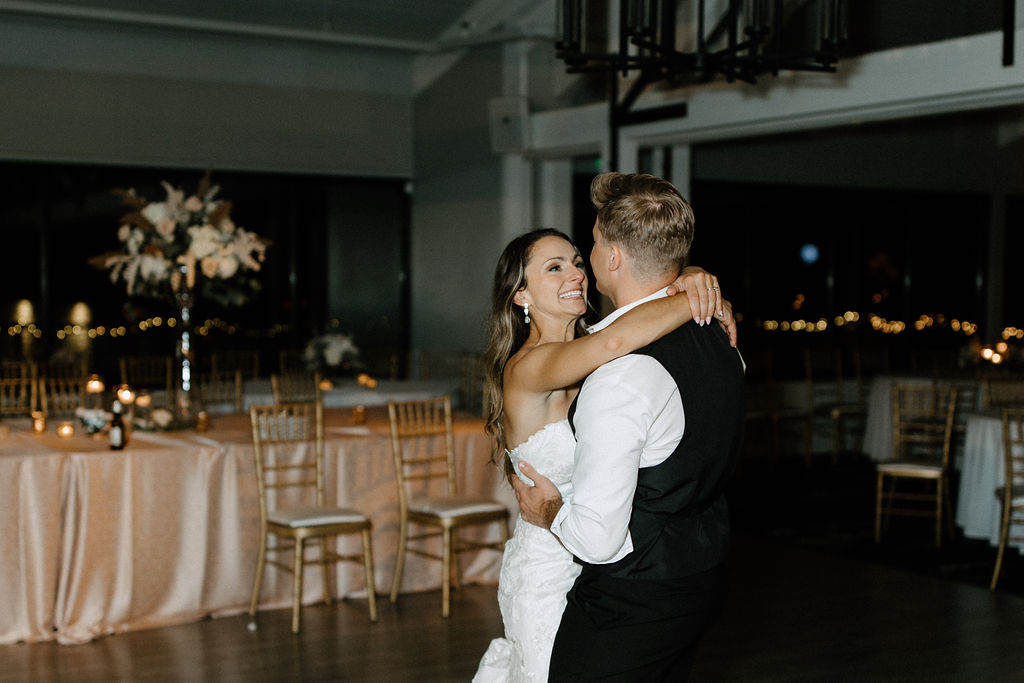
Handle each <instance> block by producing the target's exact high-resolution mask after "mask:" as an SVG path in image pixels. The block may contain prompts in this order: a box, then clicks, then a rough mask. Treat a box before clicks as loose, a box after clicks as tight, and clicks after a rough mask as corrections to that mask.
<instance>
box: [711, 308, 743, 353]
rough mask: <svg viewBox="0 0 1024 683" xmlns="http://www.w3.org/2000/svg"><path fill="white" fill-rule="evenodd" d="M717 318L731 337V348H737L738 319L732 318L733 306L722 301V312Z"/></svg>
mask: <svg viewBox="0 0 1024 683" xmlns="http://www.w3.org/2000/svg"><path fill="white" fill-rule="evenodd" d="M715 317H716V318H718V324H719V325H721V326H722V329H723V330H725V333H726V334H727V335H729V346H731V347H733V348H736V343H737V341H738V339H739V337H738V332H737V329H736V318H734V317H732V304H731V303H729V302H728V301H726V300H725V299H722V312H721V313H718V314H716V315H715Z"/></svg>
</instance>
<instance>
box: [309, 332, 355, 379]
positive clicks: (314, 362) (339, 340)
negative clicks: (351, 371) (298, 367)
mask: <svg viewBox="0 0 1024 683" xmlns="http://www.w3.org/2000/svg"><path fill="white" fill-rule="evenodd" d="M358 358H359V349H358V348H357V347H356V345H355V343H354V342H353V341H352V337H350V336H348V335H346V334H341V333H339V332H330V333H326V334H321V335H318V336H316V337H313V338H312V339H310V340H309V342H308V343H307V344H306V348H305V349H303V351H302V360H303V362H304V363H305V364H306V368H307V369H308V370H310V371H323V370H338V369H342V368H345V367H350V366H351V365H352V364H353V363H354V362H355V361H357V360H358Z"/></svg>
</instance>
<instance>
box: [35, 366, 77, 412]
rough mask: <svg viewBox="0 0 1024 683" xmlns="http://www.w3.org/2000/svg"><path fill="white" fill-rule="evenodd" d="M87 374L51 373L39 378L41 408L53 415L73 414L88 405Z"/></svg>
mask: <svg viewBox="0 0 1024 683" xmlns="http://www.w3.org/2000/svg"><path fill="white" fill-rule="evenodd" d="M88 381H89V377H88V376H86V375H82V376H73V377H68V376H64V375H49V376H45V377H40V378H39V408H40V410H42V411H43V412H44V413H45V414H47V415H51V416H69V415H73V414H74V413H75V411H76V410H77V409H78V408H81V407H86V391H85V385H86V382H88Z"/></svg>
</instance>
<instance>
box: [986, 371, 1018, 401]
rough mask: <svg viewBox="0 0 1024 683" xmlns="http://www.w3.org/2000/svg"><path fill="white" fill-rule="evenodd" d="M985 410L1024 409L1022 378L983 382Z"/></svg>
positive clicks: (991, 379) (990, 379) (992, 379)
mask: <svg viewBox="0 0 1024 683" xmlns="http://www.w3.org/2000/svg"><path fill="white" fill-rule="evenodd" d="M984 397H985V401H984V402H985V407H986V408H1024V377H1018V378H1017V379H994V378H989V379H987V380H985V388H984Z"/></svg>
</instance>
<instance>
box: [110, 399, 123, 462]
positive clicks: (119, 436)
mask: <svg viewBox="0 0 1024 683" xmlns="http://www.w3.org/2000/svg"><path fill="white" fill-rule="evenodd" d="M111 411H112V412H113V413H114V416H113V417H112V418H111V419H110V448H111V450H115V451H119V450H121V449H122V448H124V442H125V438H124V436H125V434H124V416H123V415H122V414H121V411H122V405H121V402H120V401H114V405H113V406H112V407H111Z"/></svg>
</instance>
